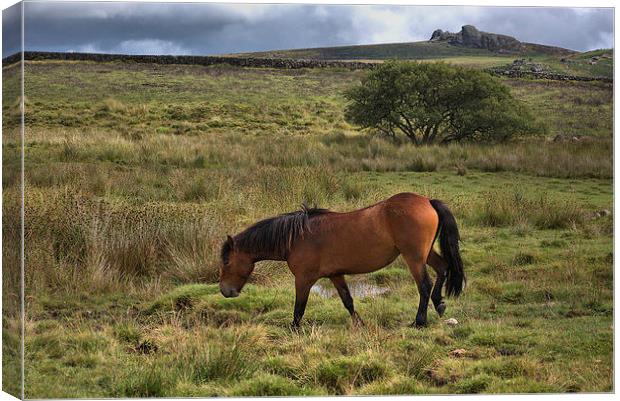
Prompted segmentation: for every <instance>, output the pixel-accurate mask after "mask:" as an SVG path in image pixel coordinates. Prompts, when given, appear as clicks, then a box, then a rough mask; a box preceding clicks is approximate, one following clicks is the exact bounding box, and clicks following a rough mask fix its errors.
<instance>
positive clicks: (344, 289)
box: [329, 275, 364, 326]
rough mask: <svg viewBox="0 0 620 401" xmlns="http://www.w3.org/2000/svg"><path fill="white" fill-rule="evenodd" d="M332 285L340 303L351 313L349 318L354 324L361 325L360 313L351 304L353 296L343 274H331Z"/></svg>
mask: <svg viewBox="0 0 620 401" xmlns="http://www.w3.org/2000/svg"><path fill="white" fill-rule="evenodd" d="M329 279H330V280H331V281H332V283H333V284H334V287H336V291H338V295H340V300H342V304H343V305H344V307H345V308H347V310H348V311H349V314H350V315H351V319H352V320H353V324H354V325H355V326H363V325H364V322H363V321H362V318H361V317H360V315H358V314H357V312H356V311H355V307H354V306H353V297H351V292H350V291H349V287H348V286H347V282H346V281H345V279H344V276H343V275H338V276H332V277H330V278H329Z"/></svg>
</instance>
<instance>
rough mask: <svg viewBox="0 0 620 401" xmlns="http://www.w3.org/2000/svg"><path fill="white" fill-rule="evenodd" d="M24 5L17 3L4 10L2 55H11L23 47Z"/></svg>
mask: <svg viewBox="0 0 620 401" xmlns="http://www.w3.org/2000/svg"><path fill="white" fill-rule="evenodd" d="M21 19H22V5H21V4H20V3H18V4H15V5H13V6H11V7H9V8H7V9H5V10H2V57H6V56H10V55H11V54H15V53H17V52H19V51H20V50H21V47H22V40H21V37H22V36H21V35H22V29H21Z"/></svg>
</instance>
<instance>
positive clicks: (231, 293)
mask: <svg viewBox="0 0 620 401" xmlns="http://www.w3.org/2000/svg"><path fill="white" fill-rule="evenodd" d="M220 292H221V293H222V295H223V296H224V297H226V298H235V297H238V296H239V291H237V290H236V289H234V288H232V287H229V286H226V285H222V284H221V283H220Z"/></svg>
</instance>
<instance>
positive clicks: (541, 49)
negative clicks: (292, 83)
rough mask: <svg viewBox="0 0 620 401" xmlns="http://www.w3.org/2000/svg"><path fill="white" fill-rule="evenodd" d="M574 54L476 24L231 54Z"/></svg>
mask: <svg viewBox="0 0 620 401" xmlns="http://www.w3.org/2000/svg"><path fill="white" fill-rule="evenodd" d="M575 53H577V52H575V51H573V50H570V49H564V48H561V47H555V46H547V45H541V44H536V43H526V42H520V41H519V40H517V39H515V38H513V37H511V36H508V35H501V34H496V33H488V32H482V31H479V30H478V29H477V28H476V27H475V26H473V25H464V26H463V27H462V28H461V31H460V32H458V33H451V32H445V31H442V30H441V29H437V30H435V31H434V32H433V34H432V35H431V39H430V40H428V41H420V42H403V43H386V44H376V45H351V46H334V47H317V48H307V49H289V50H271V51H264V52H251V53H236V54H231V55H232V56H244V57H261V58H274V57H275V58H295V59H313V60H386V59H393V58H396V59H410V60H424V59H433V58H447V57H459V56H493V55H510V54H513V55H519V56H535V55H553V56H564V55H566V56H568V55H571V54H575Z"/></svg>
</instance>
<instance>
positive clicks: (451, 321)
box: [445, 317, 459, 326]
mask: <svg viewBox="0 0 620 401" xmlns="http://www.w3.org/2000/svg"><path fill="white" fill-rule="evenodd" d="M445 323H446V324H447V325H448V326H456V325H457V324H459V321H458V320H456V319H455V318H453V317H451V318H450V319H447V320H446V321H445Z"/></svg>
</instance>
